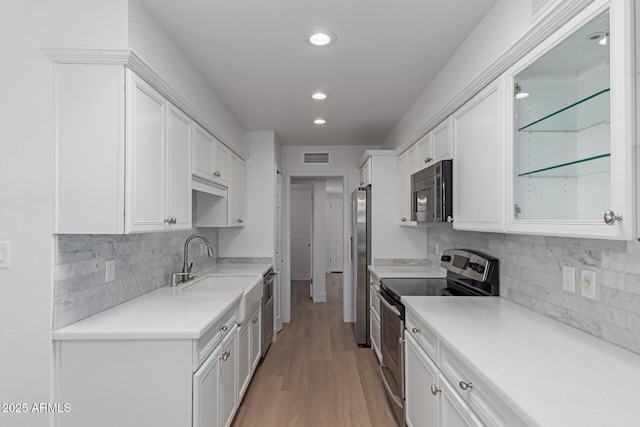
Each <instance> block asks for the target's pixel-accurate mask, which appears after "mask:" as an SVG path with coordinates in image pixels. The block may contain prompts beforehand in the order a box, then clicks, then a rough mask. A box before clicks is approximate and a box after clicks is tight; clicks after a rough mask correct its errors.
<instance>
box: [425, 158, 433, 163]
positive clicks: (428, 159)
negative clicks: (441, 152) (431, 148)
mask: <svg viewBox="0 0 640 427" xmlns="http://www.w3.org/2000/svg"><path fill="white" fill-rule="evenodd" d="M432 161H433V157H425V158H424V162H425V163H429V162H432Z"/></svg>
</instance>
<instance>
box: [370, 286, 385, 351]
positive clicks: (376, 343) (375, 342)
mask: <svg viewBox="0 0 640 427" xmlns="http://www.w3.org/2000/svg"><path fill="white" fill-rule="evenodd" d="M379 289H380V285H379V284H378V283H376V282H375V280H373V279H372V280H371V282H370V286H369V304H370V307H369V317H370V319H369V324H370V328H371V348H372V349H373V351H374V352H375V353H376V357H377V358H378V362H382V352H381V351H382V350H381V347H380V345H381V343H380V297H379V294H378V290H379Z"/></svg>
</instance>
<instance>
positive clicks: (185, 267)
mask: <svg viewBox="0 0 640 427" xmlns="http://www.w3.org/2000/svg"><path fill="white" fill-rule="evenodd" d="M196 237H199V238H201V239H202V240H203V241H204V243H205V245H207V255H208V256H209V257H212V256H213V249H212V248H211V245H210V244H209V241H208V240H207V238H206V237H204V236H203V235H202V234H192V235H191V236H189V237H187V240H186V241H185V242H184V262H183V263H182V272H181V273H173V275H172V279H171V286H176V285H177V284H178V283H184V282H188V281H189V280H191V279H193V277H191V267H193V263H189V242H191V240H193V239H195V238H196ZM178 277H182V279H181V280H180V281H178V280H177V279H178Z"/></svg>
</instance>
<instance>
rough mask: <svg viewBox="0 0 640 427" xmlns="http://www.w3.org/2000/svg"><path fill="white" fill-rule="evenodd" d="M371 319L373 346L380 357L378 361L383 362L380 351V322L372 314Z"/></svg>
mask: <svg viewBox="0 0 640 427" xmlns="http://www.w3.org/2000/svg"><path fill="white" fill-rule="evenodd" d="M370 321H371V346H372V347H373V351H375V353H376V356H377V357H378V362H382V353H381V352H380V344H381V343H380V323H379V322H378V319H376V318H375V316H373V315H371V316H370Z"/></svg>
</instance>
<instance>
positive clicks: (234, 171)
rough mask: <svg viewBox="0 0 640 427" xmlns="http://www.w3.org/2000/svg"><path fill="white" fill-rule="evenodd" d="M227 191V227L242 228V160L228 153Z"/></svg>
mask: <svg viewBox="0 0 640 427" xmlns="http://www.w3.org/2000/svg"><path fill="white" fill-rule="evenodd" d="M228 165H229V172H228V174H229V177H230V181H229V189H228V190H227V199H228V200H227V203H228V224H227V225H228V226H229V227H242V226H244V224H245V221H246V217H245V216H246V189H245V164H244V160H242V159H241V158H240V157H238V156H236V155H235V154H233V153H229V164H228Z"/></svg>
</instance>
